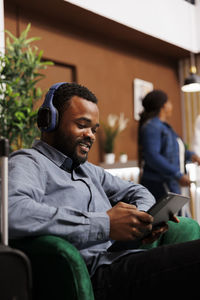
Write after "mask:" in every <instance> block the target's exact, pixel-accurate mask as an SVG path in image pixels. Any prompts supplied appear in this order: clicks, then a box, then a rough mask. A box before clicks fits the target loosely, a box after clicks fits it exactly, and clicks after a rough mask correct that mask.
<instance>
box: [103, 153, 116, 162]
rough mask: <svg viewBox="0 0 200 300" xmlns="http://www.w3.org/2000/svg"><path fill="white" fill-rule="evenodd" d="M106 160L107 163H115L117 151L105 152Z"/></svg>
mask: <svg viewBox="0 0 200 300" xmlns="http://www.w3.org/2000/svg"><path fill="white" fill-rule="evenodd" d="M104 162H105V163H106V164H114V162H115V153H105V154H104Z"/></svg>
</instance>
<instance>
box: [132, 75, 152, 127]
mask: <svg viewBox="0 0 200 300" xmlns="http://www.w3.org/2000/svg"><path fill="white" fill-rule="evenodd" d="M152 90H153V83H152V82H148V81H145V80H142V79H138V78H135V79H134V80H133V91H134V92H133V95H134V96H133V97H134V98H133V104H134V105H133V107H134V119H135V120H137V121H139V119H140V113H141V112H142V110H143V106H142V99H143V98H144V96H145V95H146V94H147V93H149V92H151V91H152Z"/></svg>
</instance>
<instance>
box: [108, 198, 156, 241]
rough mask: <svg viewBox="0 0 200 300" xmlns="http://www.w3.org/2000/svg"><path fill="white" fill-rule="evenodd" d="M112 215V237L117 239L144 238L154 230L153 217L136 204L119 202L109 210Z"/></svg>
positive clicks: (110, 215)
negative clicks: (139, 208)
mask: <svg viewBox="0 0 200 300" xmlns="http://www.w3.org/2000/svg"><path fill="white" fill-rule="evenodd" d="M107 214H108V215H109V217H110V238H111V239H112V240H116V241H128V240H135V239H136V238H142V237H143V236H144V235H146V234H147V233H148V232H151V230H152V222H153V217H152V216H151V215H149V214H147V213H146V212H142V211H139V210H138V209H137V208H136V206H134V205H132V204H127V203H124V202H118V203H117V204H116V205H115V206H114V207H112V208H111V209H109V210H108V211H107Z"/></svg>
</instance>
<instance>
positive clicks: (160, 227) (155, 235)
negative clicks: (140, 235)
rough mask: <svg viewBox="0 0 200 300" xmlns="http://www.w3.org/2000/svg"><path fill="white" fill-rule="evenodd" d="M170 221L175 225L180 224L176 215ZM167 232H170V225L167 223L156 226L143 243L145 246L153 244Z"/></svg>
mask: <svg viewBox="0 0 200 300" xmlns="http://www.w3.org/2000/svg"><path fill="white" fill-rule="evenodd" d="M169 220H170V221H172V222H174V223H179V222H180V221H179V219H178V218H177V217H176V216H175V215H172V216H170V218H169ZM167 230H168V225H167V224H166V223H163V224H160V225H158V226H155V227H154V228H153V229H152V231H151V232H150V234H149V235H148V236H147V237H145V238H144V239H143V240H142V243H143V244H151V243H153V242H154V241H156V240H157V239H158V238H159V237H160V235H161V234H163V233H165V232H166V231H167Z"/></svg>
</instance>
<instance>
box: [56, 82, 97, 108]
mask: <svg viewBox="0 0 200 300" xmlns="http://www.w3.org/2000/svg"><path fill="white" fill-rule="evenodd" d="M73 96H78V97H80V98H83V99H86V100H88V101H91V102H93V103H96V104H97V103H98V100H97V98H96V96H95V95H94V94H93V93H92V92H91V91H90V90H89V89H88V88H86V87H85V86H82V85H80V84H77V83H64V84H62V85H61V86H60V87H59V88H58V89H57V90H56V91H55V93H54V97H53V105H54V106H55V107H56V109H57V110H58V112H59V113H62V112H63V111H62V110H63V107H64V106H65V108H66V103H67V102H68V103H69V100H70V99H71V98H72V97H73Z"/></svg>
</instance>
